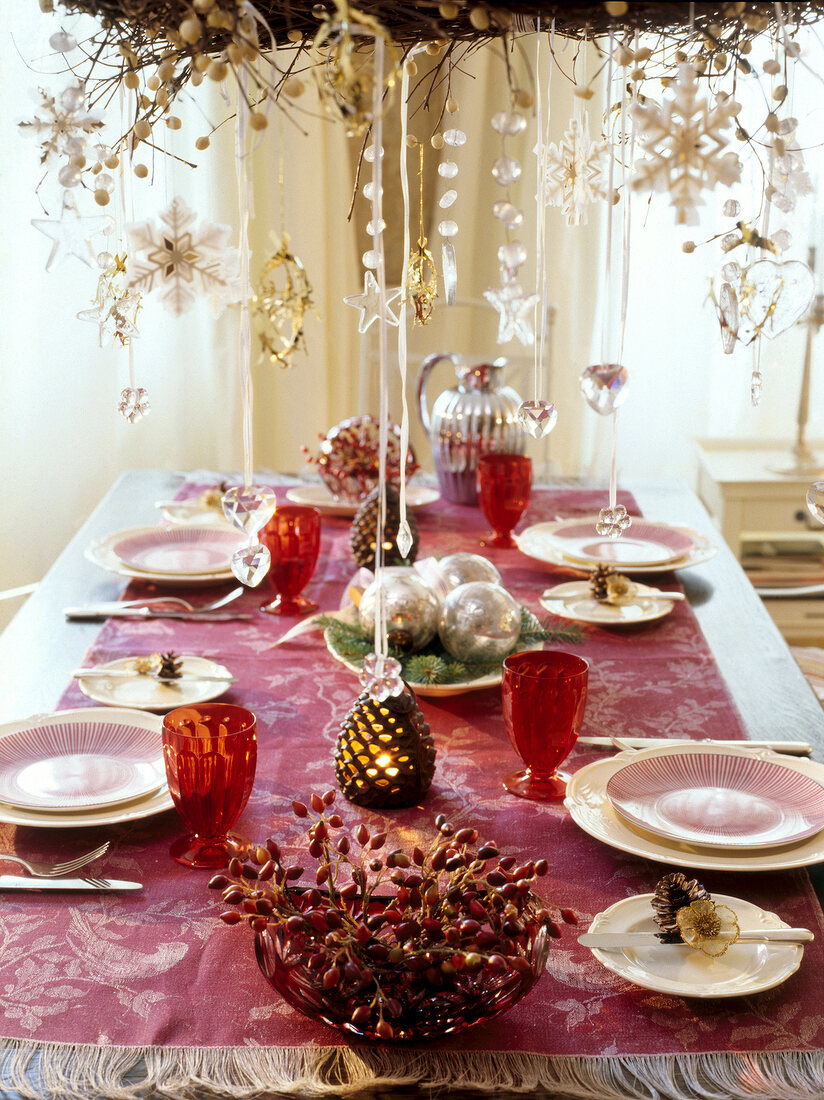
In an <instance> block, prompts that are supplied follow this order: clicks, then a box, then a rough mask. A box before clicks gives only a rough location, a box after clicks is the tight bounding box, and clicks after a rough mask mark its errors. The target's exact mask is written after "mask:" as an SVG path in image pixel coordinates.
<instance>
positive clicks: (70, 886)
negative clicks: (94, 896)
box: [0, 875, 143, 892]
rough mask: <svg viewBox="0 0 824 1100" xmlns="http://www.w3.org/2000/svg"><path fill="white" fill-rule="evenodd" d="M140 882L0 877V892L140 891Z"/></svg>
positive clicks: (15, 876) (112, 879)
mask: <svg viewBox="0 0 824 1100" xmlns="http://www.w3.org/2000/svg"><path fill="white" fill-rule="evenodd" d="M142 889H143V883H142V882H128V881H126V880H124V879H119V878H91V877H89V878H22V877H21V876H19V875H0V890H64V891H68V890H77V891H81V890H82V891H87V892H88V891H109V890H142Z"/></svg>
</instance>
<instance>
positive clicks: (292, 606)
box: [258, 504, 320, 615]
mask: <svg viewBox="0 0 824 1100" xmlns="http://www.w3.org/2000/svg"><path fill="white" fill-rule="evenodd" d="M258 537H259V538H260V541H261V542H262V543H263V545H264V546H265V547H267V549H268V550H269V553H270V554H271V556H272V563H271V565H270V566H269V572H268V574H267V576H268V578H269V581H270V583H271V585H272V587H273V588H274V590H275V592H276V593H277V595H276V596H275V598H274V599H273V600H272V601H271V603H266V604H264V605H263V606H262V607H261V611H266V612H268V614H270V615H307V614H308V613H309V612H311V611H317V609H318V605H317V604H316V603H313V602H312V600H308V599H307V598H306V597H305V596H301V595H300V593H301V592H302V591H303V589H304V588H305V587H306V585H307V584H308V583H309V581H310V580H311V579H312V574H313V573H314V572H315V568H316V566H317V564H318V555H319V553H320V512H319V511H318V509H317V508H304V507H302V506H300V505H297V504H285V505H283V506H282V507H281V508H277V509H276V510H275V513H274V515H273V516H272V518H271V519H270V520H269V522H268V523H267V524H266V526H265V527H264V528H263V529H262V531H261V532H260V534H259V536H258Z"/></svg>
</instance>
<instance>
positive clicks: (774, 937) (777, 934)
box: [578, 928, 815, 951]
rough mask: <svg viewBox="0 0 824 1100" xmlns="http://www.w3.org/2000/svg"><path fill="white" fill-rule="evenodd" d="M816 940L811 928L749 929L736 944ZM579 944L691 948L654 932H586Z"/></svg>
mask: <svg viewBox="0 0 824 1100" xmlns="http://www.w3.org/2000/svg"><path fill="white" fill-rule="evenodd" d="M814 939H815V936H814V935H813V933H812V932H811V931H810V930H809V928H749V929H742V930H741V931H740V932H739V933H738V939H737V940H736V943H742V942H744V943H811V942H812V941H813V940H814ZM578 943H580V944H581V946H582V947H601V948H603V949H604V950H607V951H608V950H609V949H610V948H614V947H689V944H686V943H662V942H661V940H659V939H658V936H657V935H656V934H655V933H654V932H585V933H584V934H583V935H582V936H579V937H578ZM692 950H696V948H692Z"/></svg>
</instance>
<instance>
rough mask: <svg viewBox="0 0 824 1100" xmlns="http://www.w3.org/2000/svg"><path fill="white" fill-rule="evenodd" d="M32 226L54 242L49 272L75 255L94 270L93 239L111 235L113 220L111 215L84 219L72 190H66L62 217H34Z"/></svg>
mask: <svg viewBox="0 0 824 1100" xmlns="http://www.w3.org/2000/svg"><path fill="white" fill-rule="evenodd" d="M31 224H32V225H33V226H34V228H35V229H39V230H40V232H41V233H44V234H45V235H46V236H47V237H48V238H49V240H51V241H53V242H54V243H53V244H52V250H51V252H50V253H49V258H48V259H47V260H46V271H53V270H54V268H55V267H58V266H59V265H60V264H61V263H62V262H63V261H64V260H65V259H66V258H67V257H68V256H75V257H76V258H77V259H78V260H82V261H83V263H84V264H88V266H89V267H94V262H95V255H96V253H95V249H94V247H93V245H92V239H93V238H94V237H96V236H97V235H98V234H102V233H109V232H111V230H112V229H113V228H114V219H113V218H110V217H109V215H108V214H93V215H92V216H91V217H84V218H81V217H80V214H79V213H78V210H77V203H76V202H75V200H74V195H72V193H71V192H70V191H64V192H63V206H62V209H61V211H60V217H59V218H58V219H54V218H32V222H31Z"/></svg>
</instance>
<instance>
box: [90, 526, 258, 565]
mask: <svg viewBox="0 0 824 1100" xmlns="http://www.w3.org/2000/svg"><path fill="white" fill-rule="evenodd" d="M242 543H243V535H242V534H241V532H240V531H235V530H234V529H233V530H223V529H221V528H219V527H147V528H146V529H145V530H144V531H139V532H137V533H135V532H132V533H130V534H127V535H125V536H124V537H123V538H121V539H115V540H113V541H112V542H111V543H110V546H111V549H112V550H113V551H114V553H115V554H116V555H117V557H118V558H119V559H120V561H121V562H123V564H124V565H127V566H128V567H129V568H131V569H139V570H140V571H141V572H143V573H180V574H181V575H190V574H195V573H214V572H215V570H220V569H228V568H229V565H230V563H231V560H232V554H233V553H234V552H235V550H237V548H238V547H239V546H240V545H242Z"/></svg>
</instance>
